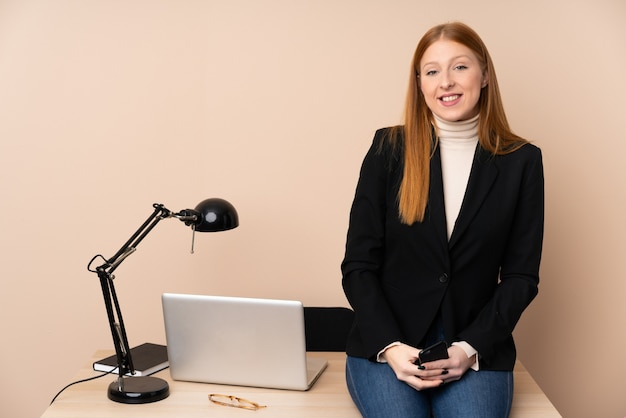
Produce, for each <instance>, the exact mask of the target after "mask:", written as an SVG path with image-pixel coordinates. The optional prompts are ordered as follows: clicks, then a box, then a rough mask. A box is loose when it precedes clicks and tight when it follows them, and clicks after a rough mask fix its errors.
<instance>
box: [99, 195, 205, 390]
mask: <svg viewBox="0 0 626 418" xmlns="http://www.w3.org/2000/svg"><path fill="white" fill-rule="evenodd" d="M153 207H154V212H153V213H152V214H151V215H150V216H149V217H148V219H146V221H145V222H144V223H143V224H142V225H141V226H140V227H139V229H138V230H137V231H135V233H134V234H133V235H132V236H131V237H130V238H129V239H128V241H126V243H124V245H123V246H122V247H121V248H120V249H119V250H118V251H117V252H116V253H115V255H113V256H112V257H111V258H109V259H105V260H104V261H105V262H104V264H102V265H100V266H98V267H96V268H95V270H94V269H92V268H91V264H92V263H93V262H94V260H95V259H96V258H97V257H98V256H96V257H94V258H93V259H92V260H91V262H90V263H89V265H88V266H87V269H88V270H89V271H91V272H94V273H96V274H97V275H98V278H99V279H100V286H101V288H102V295H103V297H104V305H105V307H106V311H107V317H108V320H109V327H110V328H111V336H112V337H113V345H114V346H115V354H116V357H117V365H118V374H119V378H120V379H121V378H122V376H124V375H125V374H126V373H131V374H134V373H135V368H134V366H133V360H132V356H131V354H130V346H129V344H128V337H127V336H126V328H125V327H124V319H123V318H122V311H121V309H120V304H119V301H118V299H117V294H116V292H115V285H114V283H113V279H115V276H114V275H113V272H114V271H115V270H116V269H117V268H118V267H119V266H120V264H121V263H122V262H123V261H124V260H125V259H126V258H127V257H128V256H129V255H131V254H132V253H134V252H135V251H136V249H137V246H138V245H139V243H140V242H141V241H143V239H144V238H145V237H146V236H147V235H148V234H149V233H150V231H152V229H154V227H155V226H156V225H157V224H158V223H159V222H160V221H161V220H162V219H165V218H169V217H173V216H175V217H179V216H178V215H179V214H172V212H171V211H170V210H169V209H167V208H165V207H164V206H163V205H161V204H157V203H155V204H154V205H153ZM190 216H193V215H190ZM179 219H181V218H179ZM181 220H185V219H181ZM120 384H121V382H120Z"/></svg>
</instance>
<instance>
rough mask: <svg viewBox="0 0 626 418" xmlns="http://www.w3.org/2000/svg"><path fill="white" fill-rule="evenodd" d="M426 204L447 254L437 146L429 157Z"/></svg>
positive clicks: (441, 176)
mask: <svg viewBox="0 0 626 418" xmlns="http://www.w3.org/2000/svg"><path fill="white" fill-rule="evenodd" d="M428 206H429V207H430V210H429V213H428V216H429V217H430V222H431V224H432V225H433V228H434V229H435V233H436V235H437V238H438V240H439V241H440V244H441V245H442V246H443V248H445V249H446V250H445V251H444V254H447V248H448V228H447V226H446V208H445V203H444V200H443V174H442V172H441V154H440V153H439V146H438V145H437V146H436V148H435V152H434V153H433V156H432V157H431V159H430V190H429V196H428Z"/></svg>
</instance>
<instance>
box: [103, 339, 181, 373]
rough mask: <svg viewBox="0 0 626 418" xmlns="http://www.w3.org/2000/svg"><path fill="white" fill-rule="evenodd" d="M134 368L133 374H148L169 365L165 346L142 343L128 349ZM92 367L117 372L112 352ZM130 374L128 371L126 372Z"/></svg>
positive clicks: (115, 357) (115, 360)
mask: <svg viewBox="0 0 626 418" xmlns="http://www.w3.org/2000/svg"><path fill="white" fill-rule="evenodd" d="M130 355H131V358H132V360H133V366H134V368H135V374H134V376H149V375H151V374H154V373H156V372H158V371H159V370H163V369H165V368H167V367H168V366H169V362H168V359H167V347H166V346H164V345H160V344H153V343H143V344H141V345H138V346H137V347H133V348H131V349H130ZM93 369H94V370H96V371H99V372H116V373H117V356H116V355H115V354H114V355H112V356H109V357H107V358H103V359H102V360H98V361H96V362H94V363H93ZM126 375H127V376H130V373H126Z"/></svg>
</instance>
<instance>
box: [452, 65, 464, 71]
mask: <svg viewBox="0 0 626 418" xmlns="http://www.w3.org/2000/svg"><path fill="white" fill-rule="evenodd" d="M454 69H455V70H467V65H463V64H461V65H457V66H456V67H454Z"/></svg>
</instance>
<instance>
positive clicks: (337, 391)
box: [42, 350, 561, 418]
mask: <svg viewBox="0 0 626 418" xmlns="http://www.w3.org/2000/svg"><path fill="white" fill-rule="evenodd" d="M111 353H112V352H111V351H108V350H107V351H98V352H96V353H95V355H94V357H93V359H92V361H90V362H89V363H88V365H86V366H85V367H84V368H83V369H82V370H80V372H79V373H78V374H77V375H76V377H75V380H80V379H84V378H87V377H91V376H94V375H96V374H97V372H94V371H93V370H92V369H91V364H92V363H93V361H96V360H98V359H101V358H103V357H106V356H109V355H111ZM309 355H311V356H316V357H323V358H326V359H328V368H327V369H326V370H325V371H324V373H323V374H322V376H320V378H319V380H318V381H317V382H316V383H315V385H314V386H313V388H311V389H310V390H309V391H307V392H300V391H289V390H275V389H263V388H249V387H241V386H225V385H214V384H207V383H191V382H179V381H173V380H172V379H171V378H170V373H169V369H166V370H163V371H160V372H159V373H156V374H155V375H154V376H157V377H160V378H162V379H165V380H167V381H168V383H169V385H170V396H169V397H168V398H166V399H164V400H162V401H159V402H154V403H149V404H143V405H125V404H120V403H117V402H113V401H110V400H109V399H108V398H107V388H108V385H109V383H111V381H113V380H114V378H115V377H114V376H106V377H103V378H101V379H96V380H93V381H89V382H85V383H79V384H77V385H74V386H72V387H70V388H69V389H66V390H65V392H63V393H62V394H61V395H60V396H59V397H58V398H57V400H56V401H55V402H54V404H52V405H51V406H50V407H49V408H48V409H47V410H46V411H45V412H44V414H43V415H42V418H74V417H75V418H79V417H80V418H98V417H103V418H104V417H107V418H108V417H114V416H123V417H125V418H131V417H151V418H159V417H174V416H175V417H203V418H205V417H212V416H216V417H217V416H219V417H244V416H245V417H248V416H253V415H254V416H258V417H290V418H291V417H301V418H308V417H311V418H313V417H315V418H317V417H324V418H333V417H337V418H350V417H360V414H359V412H358V410H357V409H356V407H355V406H354V404H353V403H352V399H351V398H350V395H349V394H348V389H347V387H346V383H345V375H344V367H345V354H344V353H309ZM68 383H69V382H68ZM209 393H220V394H225V395H234V396H238V397H241V398H245V399H249V400H251V401H254V402H257V403H259V404H262V405H267V408H263V409H259V410H258V411H255V412H252V411H246V410H242V409H238V408H229V407H225V406H219V405H215V404H213V403H211V402H210V401H209V400H208V394H209ZM560 416H561V415H559V413H558V412H557V410H556V409H555V408H554V406H553V405H552V403H550V401H549V400H548V398H547V397H546V396H545V395H544V394H543V392H542V391H541V389H540V388H539V386H537V384H536V383H535V381H534V380H533V378H532V377H531V376H530V374H528V372H527V371H526V369H525V368H524V366H523V365H522V364H521V363H520V362H518V363H517V364H516V366H515V397H514V400H513V410H512V412H511V418H530V417H541V418H551V417H560Z"/></svg>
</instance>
